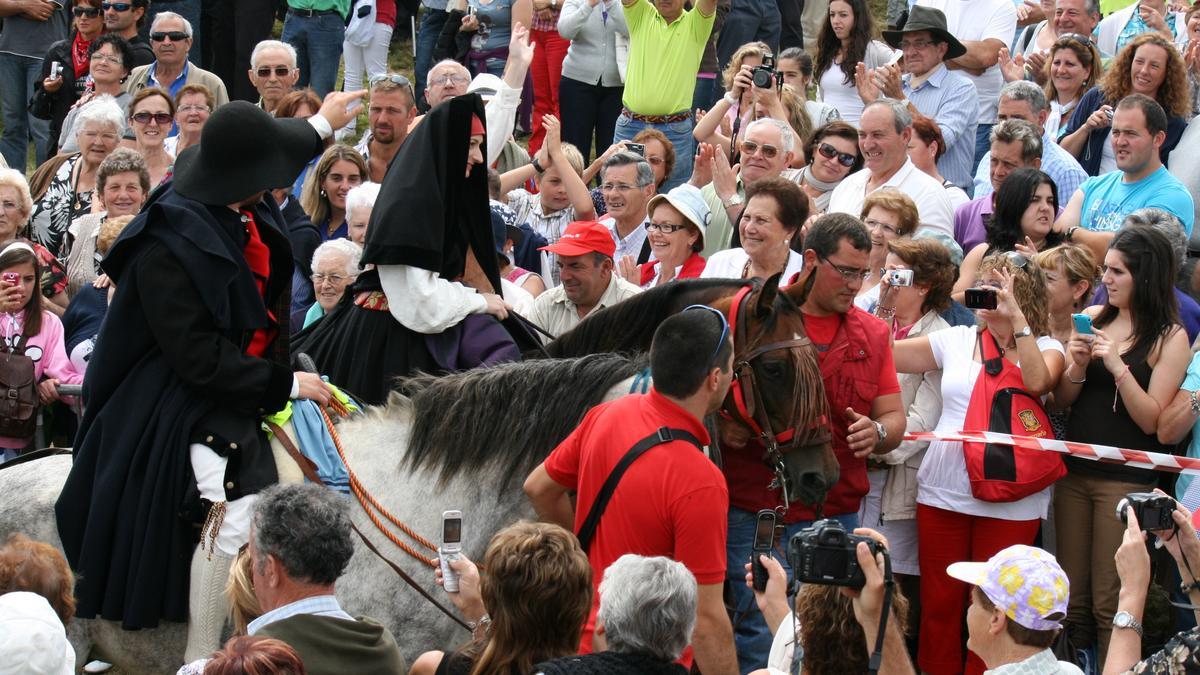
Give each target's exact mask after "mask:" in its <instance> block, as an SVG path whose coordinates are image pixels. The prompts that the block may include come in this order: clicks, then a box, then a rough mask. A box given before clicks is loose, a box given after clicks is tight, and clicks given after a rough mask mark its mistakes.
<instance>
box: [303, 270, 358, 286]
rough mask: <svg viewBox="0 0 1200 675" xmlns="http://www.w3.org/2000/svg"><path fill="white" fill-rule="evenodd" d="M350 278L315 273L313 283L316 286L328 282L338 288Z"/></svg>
mask: <svg viewBox="0 0 1200 675" xmlns="http://www.w3.org/2000/svg"><path fill="white" fill-rule="evenodd" d="M349 278H350V277H348V276H346V275H344V274H326V273H324V272H313V274H312V281H313V283H314V284H323V283H325V282H326V281H328V282H329V283H331V284H333V285H335V286H336V285H338V284H340V283H342V282H343V281H346V280H347V279H349Z"/></svg>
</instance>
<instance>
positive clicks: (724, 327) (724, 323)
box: [683, 305, 729, 370]
mask: <svg viewBox="0 0 1200 675" xmlns="http://www.w3.org/2000/svg"><path fill="white" fill-rule="evenodd" d="M692 309H702V310H704V311H706V312H712V313H713V314H716V315H717V318H718V319H720V320H721V338H720V339H719V340H717V346H716V348H715V349H713V353H712V356H710V357H708V366H707V368H706V370H711V369H712V368H713V367H714V366H715V365H716V364H717V356H718V355H720V353H721V348H722V347H724V346H725V340H727V339H728V338H729V321H728V320H727V319H726V318H725V315H724V314H722V313H721V312H720V311H719V310H716V309H714V308H712V307H709V306H708V305H688V306H687V307H684V308H683V311H685V312H686V311H688V310H692Z"/></svg>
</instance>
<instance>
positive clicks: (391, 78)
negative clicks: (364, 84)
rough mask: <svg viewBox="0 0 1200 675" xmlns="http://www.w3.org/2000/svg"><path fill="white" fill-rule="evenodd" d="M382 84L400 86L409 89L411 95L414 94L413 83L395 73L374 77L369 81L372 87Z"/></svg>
mask: <svg viewBox="0 0 1200 675" xmlns="http://www.w3.org/2000/svg"><path fill="white" fill-rule="evenodd" d="M382 82H391V83H392V84H395V85H399V86H401V87H404V88H406V89H408V91H409V93H412V82H409V81H408V78H407V77H405V76H403V75H397V74H395V73H387V74H385V75H375V76H372V77H371V79H370V80H368V83H369V84H370V85H371V86H372V87H374V86H375V85H377V84H380V83H382Z"/></svg>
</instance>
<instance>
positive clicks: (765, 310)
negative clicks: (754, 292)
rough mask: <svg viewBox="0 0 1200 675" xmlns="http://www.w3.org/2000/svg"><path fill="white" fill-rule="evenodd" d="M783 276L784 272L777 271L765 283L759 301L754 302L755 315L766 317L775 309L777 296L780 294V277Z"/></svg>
mask: <svg viewBox="0 0 1200 675" xmlns="http://www.w3.org/2000/svg"><path fill="white" fill-rule="evenodd" d="M782 276H783V273H782V272H776V273H775V274H773V275H771V278H770V279H767V281H766V283H764V284H763V286H762V290H761V291H759V293H758V301H757V302H755V303H754V315H755V316H757V317H758V318H760V319H763V318H766V317H768V316H770V315H771V312H773V311H775V296H777V295H779V279H780V277H782Z"/></svg>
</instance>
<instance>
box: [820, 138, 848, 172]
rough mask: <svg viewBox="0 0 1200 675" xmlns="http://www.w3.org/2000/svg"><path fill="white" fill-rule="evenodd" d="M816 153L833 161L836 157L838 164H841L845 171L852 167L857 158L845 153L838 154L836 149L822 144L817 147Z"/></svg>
mask: <svg viewBox="0 0 1200 675" xmlns="http://www.w3.org/2000/svg"><path fill="white" fill-rule="evenodd" d="M817 152H819V153H821V156H822V157H824V158H825V159H833V158H834V157H837V161H838V164H841V165H842V166H844V167H846V168H847V169H849V168H850V167H852V166H854V163H855V162H857V161H858V158H857V157H855V156H854V155H851V154H850V153H847V152H839V151H838V149H837V148H835V147H833V146H832V145H830V144H828V143H822V144H820V145H818V146H817Z"/></svg>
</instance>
